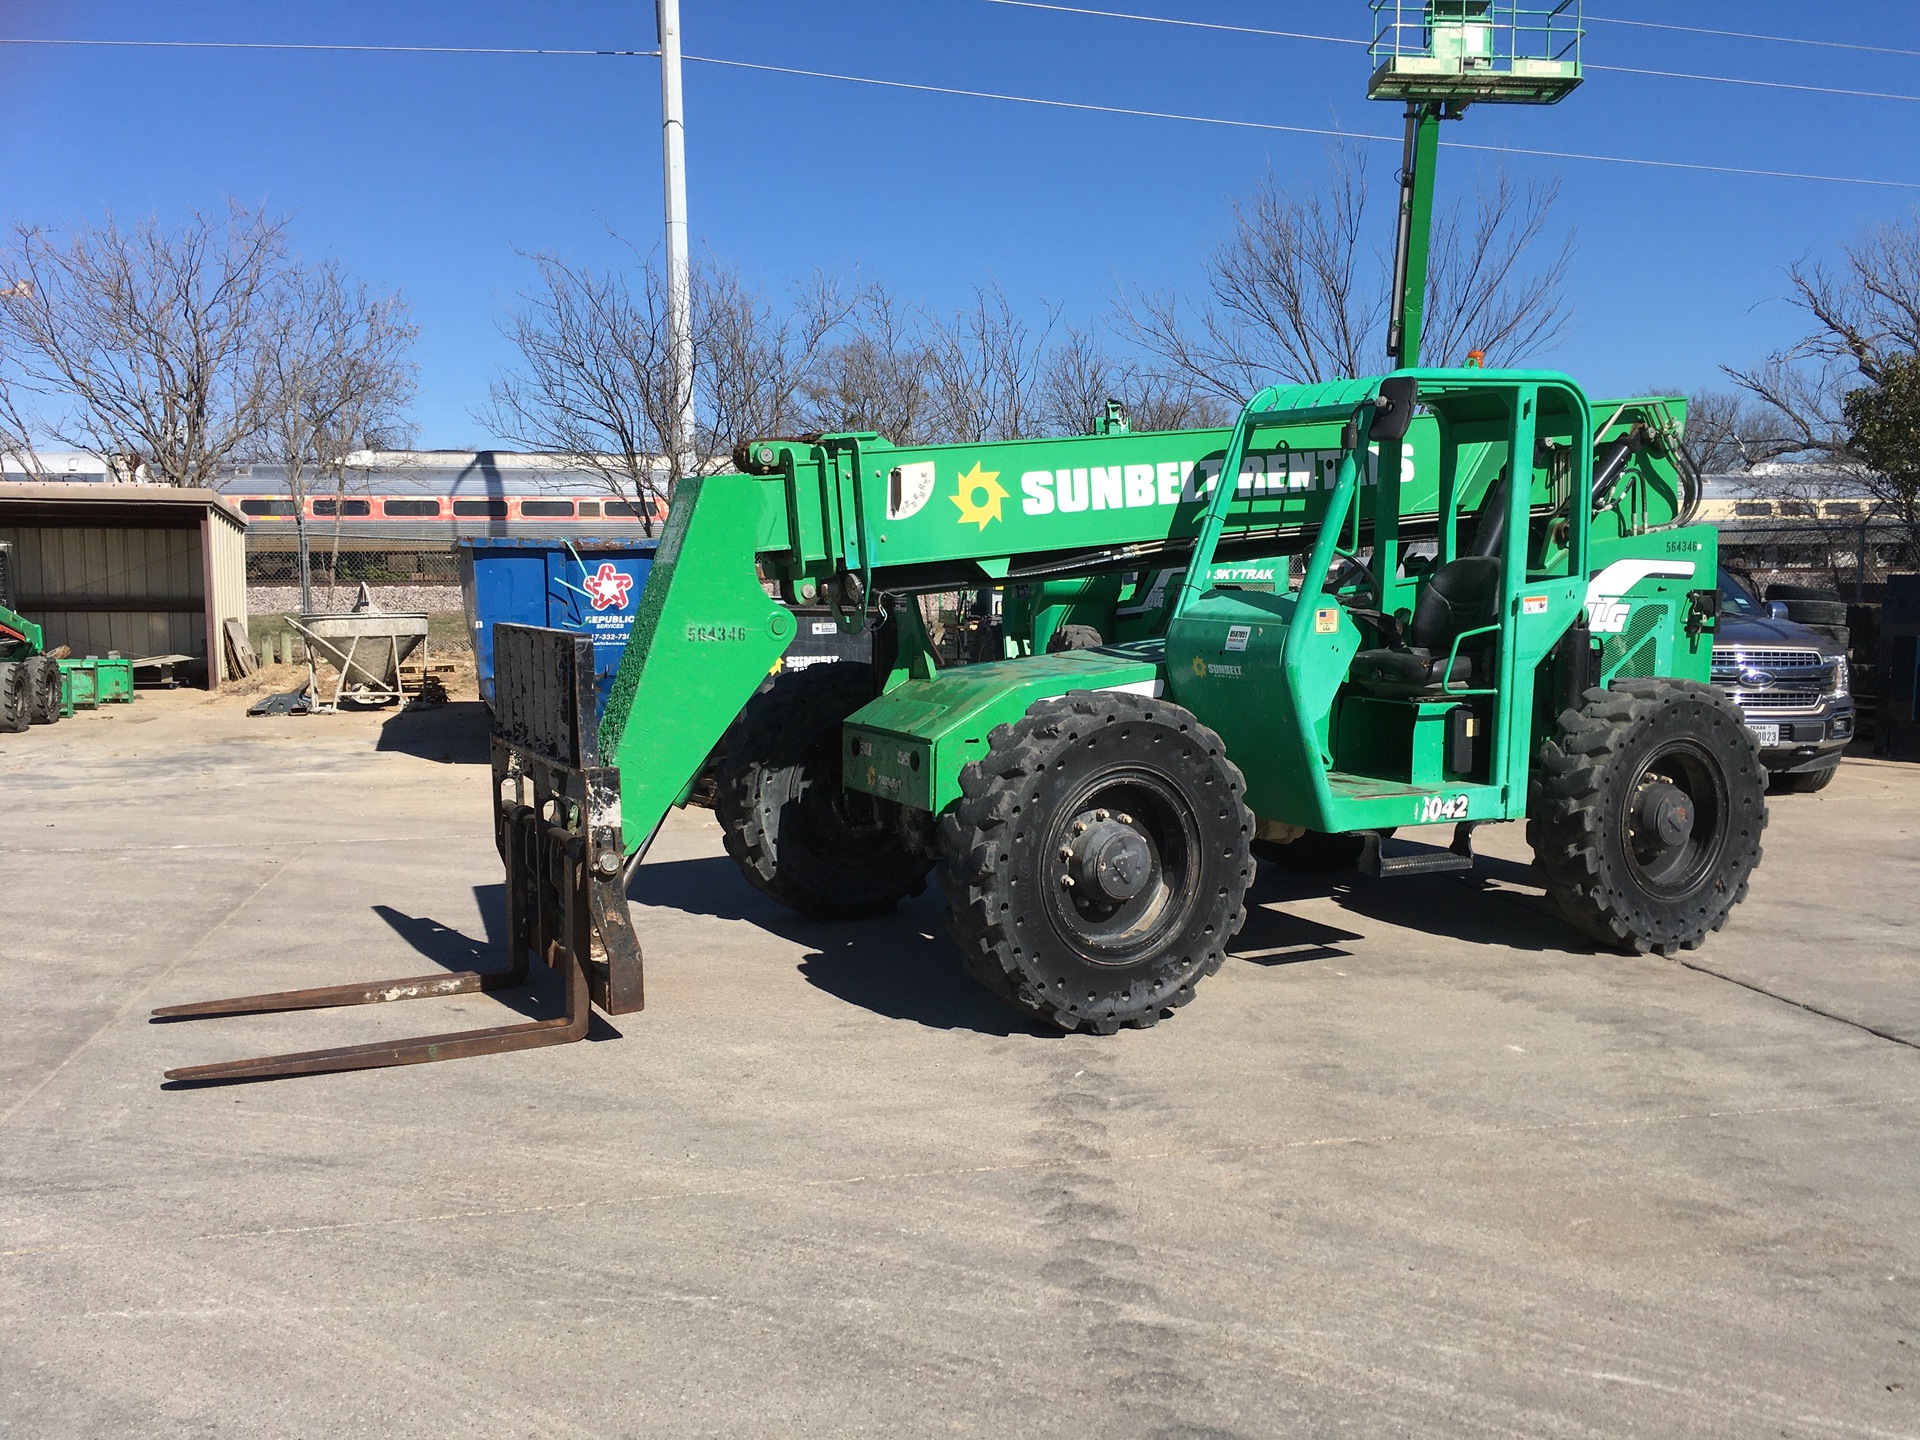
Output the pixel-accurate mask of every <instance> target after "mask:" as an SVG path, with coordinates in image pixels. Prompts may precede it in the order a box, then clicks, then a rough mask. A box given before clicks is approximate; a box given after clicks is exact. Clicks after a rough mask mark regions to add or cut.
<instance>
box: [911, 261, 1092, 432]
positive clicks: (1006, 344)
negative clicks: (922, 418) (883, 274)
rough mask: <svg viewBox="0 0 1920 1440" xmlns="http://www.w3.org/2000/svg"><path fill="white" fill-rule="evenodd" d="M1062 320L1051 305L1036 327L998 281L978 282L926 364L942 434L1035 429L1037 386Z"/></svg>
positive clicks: (932, 341) (936, 333)
mask: <svg viewBox="0 0 1920 1440" xmlns="http://www.w3.org/2000/svg"><path fill="white" fill-rule="evenodd" d="M1058 319H1059V311H1058V310H1057V309H1055V308H1053V307H1047V308H1046V309H1045V313H1044V318H1043V319H1042V321H1041V324H1040V327H1039V329H1038V330H1035V329H1034V327H1033V326H1032V325H1030V324H1028V322H1027V321H1026V319H1025V318H1024V317H1022V316H1021V315H1020V313H1019V312H1018V311H1016V310H1015V309H1014V307H1013V302H1012V301H1011V300H1009V299H1008V298H1007V294H1006V291H1004V290H1002V289H1001V288H1000V286H999V284H998V283H997V282H996V283H992V284H988V285H983V286H979V287H976V288H975V290H974V292H973V303H972V304H970V305H968V306H967V307H965V308H964V309H961V310H958V311H956V312H955V313H954V315H953V318H952V319H951V320H948V321H946V322H944V323H941V324H938V325H936V326H934V328H933V331H932V333H931V335H930V336H929V340H928V345H927V354H926V366H927V388H928V390H929V391H930V393H931V395H932V399H933V411H934V417H935V418H934V422H933V430H934V432H935V434H936V435H937V436H938V438H939V439H941V440H943V441H946V442H948V443H950V444H959V443H971V442H976V441H980V440H1007V439H1013V438H1016V437H1019V436H1023V435H1031V434H1033V433H1035V426H1036V425H1037V424H1038V421H1039V416H1038V414H1037V413H1036V411H1035V392H1036V387H1037V385H1038V382H1039V378H1040V371H1041V365H1042V363H1043V356H1044V354H1045V350H1046V344H1047V339H1048V336H1049V335H1051V333H1052V331H1053V328H1054V325H1055V324H1056V323H1057V321H1058Z"/></svg>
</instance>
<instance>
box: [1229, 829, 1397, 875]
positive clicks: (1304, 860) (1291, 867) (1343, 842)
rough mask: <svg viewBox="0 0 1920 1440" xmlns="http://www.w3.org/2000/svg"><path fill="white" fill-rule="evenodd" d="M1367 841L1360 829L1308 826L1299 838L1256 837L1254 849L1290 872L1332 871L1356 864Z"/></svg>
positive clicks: (1386, 835)
mask: <svg viewBox="0 0 1920 1440" xmlns="http://www.w3.org/2000/svg"><path fill="white" fill-rule="evenodd" d="M1392 835H1393V831H1391V830H1382V831H1381V832H1380V838H1381V839H1382V840H1386V839H1390V838H1391V837H1392ZM1366 844H1367V836H1366V832H1365V831H1361V830H1356V831H1352V832H1350V833H1348V834H1344V835H1328V834H1326V833H1324V832H1322V831H1319V830H1309V831H1307V833H1306V834H1304V835H1302V836H1301V837H1300V838H1299V839H1298V840H1284V841H1282V840H1256V841H1254V842H1253V853H1254V854H1255V855H1256V856H1257V857H1258V858H1259V859H1260V860H1261V861H1262V862H1264V863H1270V864H1273V865H1277V866H1278V867H1279V868H1280V869H1282V870H1285V871H1286V872H1288V873H1289V874H1291V875H1334V874H1338V873H1339V872H1340V871H1342V870H1351V869H1353V868H1354V867H1355V866H1357V865H1358V864H1359V863H1360V852H1361V851H1363V850H1365V849H1366Z"/></svg>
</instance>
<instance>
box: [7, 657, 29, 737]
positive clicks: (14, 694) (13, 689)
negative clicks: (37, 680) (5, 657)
mask: <svg viewBox="0 0 1920 1440" xmlns="http://www.w3.org/2000/svg"><path fill="white" fill-rule="evenodd" d="M26 728H27V669H26V666H24V665H19V664H16V663H14V662H13V661H0V735H13V734H17V733H18V732H20V731H22V730H24V729H26Z"/></svg>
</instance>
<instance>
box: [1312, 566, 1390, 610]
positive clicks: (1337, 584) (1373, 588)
mask: <svg viewBox="0 0 1920 1440" xmlns="http://www.w3.org/2000/svg"><path fill="white" fill-rule="evenodd" d="M1356 575H1357V576H1359V577H1360V578H1361V579H1363V580H1365V581H1366V582H1367V583H1366V588H1365V589H1364V590H1358V591H1356V592H1355V593H1354V594H1352V595H1342V594H1340V591H1341V590H1342V589H1344V588H1345V587H1346V586H1347V585H1348V584H1350V583H1351V582H1352V580H1353V578H1354V577H1355V576H1356ZM1326 590H1327V593H1328V594H1330V595H1332V596H1333V598H1334V599H1336V600H1338V601H1339V602H1340V603H1341V604H1342V605H1345V606H1348V607H1349V608H1351V607H1352V606H1353V604H1354V602H1355V601H1356V600H1358V599H1359V598H1360V596H1361V595H1363V594H1367V595H1371V596H1372V597H1373V608H1378V607H1379V604H1380V596H1381V590H1380V580H1379V577H1377V576H1376V575H1375V574H1374V573H1373V567H1372V566H1371V565H1369V564H1367V562H1366V561H1364V560H1362V559H1361V558H1360V557H1359V556H1358V555H1342V556H1341V557H1340V563H1339V564H1338V565H1336V566H1335V567H1334V568H1333V569H1332V570H1330V571H1328V572H1327V584H1326ZM1362 608H1366V607H1362Z"/></svg>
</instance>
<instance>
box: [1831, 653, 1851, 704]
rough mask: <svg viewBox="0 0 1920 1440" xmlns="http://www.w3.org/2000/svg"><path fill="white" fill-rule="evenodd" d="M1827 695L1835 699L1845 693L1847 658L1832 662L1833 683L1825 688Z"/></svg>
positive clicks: (1843, 657) (1842, 657)
mask: <svg viewBox="0 0 1920 1440" xmlns="http://www.w3.org/2000/svg"><path fill="white" fill-rule="evenodd" d="M1827 693H1828V694H1829V695H1832V696H1834V697H1836V698H1839V697H1841V696H1844V695H1845V694H1846V693H1847V657H1846V656H1844V655H1842V656H1841V657H1840V658H1839V659H1838V660H1835V661H1834V662H1833V683H1832V685H1830V686H1829V687H1828V688H1827Z"/></svg>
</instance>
